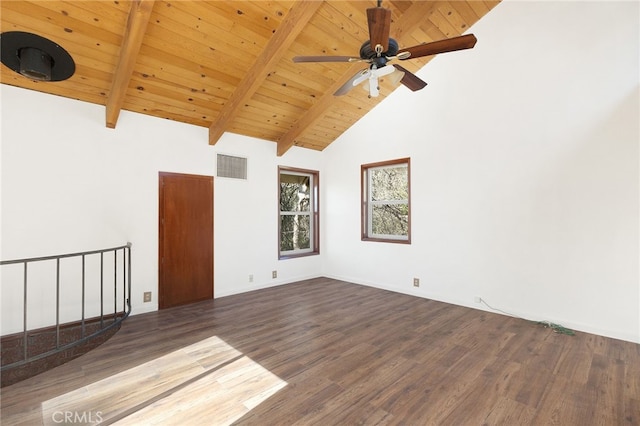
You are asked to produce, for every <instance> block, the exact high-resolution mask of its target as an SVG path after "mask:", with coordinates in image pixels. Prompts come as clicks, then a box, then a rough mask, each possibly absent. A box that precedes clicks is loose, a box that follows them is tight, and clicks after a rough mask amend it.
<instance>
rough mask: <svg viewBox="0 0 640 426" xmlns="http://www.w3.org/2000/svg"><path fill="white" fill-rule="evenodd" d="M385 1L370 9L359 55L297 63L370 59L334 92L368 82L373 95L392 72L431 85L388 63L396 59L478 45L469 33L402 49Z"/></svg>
mask: <svg viewBox="0 0 640 426" xmlns="http://www.w3.org/2000/svg"><path fill="white" fill-rule="evenodd" d="M381 3H382V0H378V6H377V7H371V8H369V9H367V25H368V27H369V40H367V41H365V42H364V43H363V44H362V46H361V47H360V57H359V58H355V57H351V56H295V57H294V58H293V62H366V63H368V64H369V67H368V68H365V69H363V70H362V71H359V72H358V73H357V74H356V75H354V76H353V77H352V78H351V79H349V81H347V82H346V83H345V84H344V85H343V86H342V87H340V88H339V89H338V90H337V91H336V92H335V93H334V96H341V95H344V94H346V93H347V92H349V90H351V89H352V88H353V87H355V86H357V85H359V84H360V83H363V82H367V83H368V89H369V97H376V96H378V94H379V93H380V88H379V86H378V79H379V78H380V77H383V76H385V75H389V74H392V73H395V80H396V81H399V82H400V83H402V84H403V85H405V86H406V87H407V88H408V89H410V90H412V91H414V92H415V91H416V90H420V89H422V88H423V87H425V86H426V85H427V83H426V82H424V81H423V80H421V79H420V78H418V77H417V76H416V75H415V74H413V73H412V72H410V71H408V70H406V69H405V68H403V67H402V66H400V65H397V64H393V65H389V64H388V63H389V62H391V61H392V60H396V59H397V60H399V61H406V60H407V59H413V58H420V57H422V56H429V55H437V54H438V53H445V52H453V51H456V50H463V49H471V48H472V47H473V46H475V44H476V41H477V39H476V37H475V36H474V35H473V34H467V35H463V36H459V37H452V38H448V39H444V40H439V41H434V42H431V43H423V44H418V45H416V46H412V47H406V48H403V49H400V48H399V46H398V42H397V41H396V40H394V39H392V38H390V37H389V32H390V29H391V10H389V9H385V8H383V7H382V6H381Z"/></svg>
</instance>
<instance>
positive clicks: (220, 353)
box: [1, 278, 640, 425]
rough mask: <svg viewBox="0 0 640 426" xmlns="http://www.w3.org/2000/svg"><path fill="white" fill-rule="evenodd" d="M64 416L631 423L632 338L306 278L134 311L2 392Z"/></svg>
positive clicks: (35, 414)
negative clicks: (91, 346) (74, 355)
mask: <svg viewBox="0 0 640 426" xmlns="http://www.w3.org/2000/svg"><path fill="white" fill-rule="evenodd" d="M65 416H67V417H65ZM65 418H66V420H68V421H69V422H72V421H73V422H75V424H78V423H79V420H83V421H84V422H85V423H100V422H101V423H102V424H114V423H115V424H181V425H191V424H194V425H195V424H197V425H200V424H210V425H218V424H232V423H235V424H256V425H289V424H302V425H334V424H340V425H349V424H405V425H428V424H434V425H484V424H488V425H550V424H557V425H638V424H640V345H638V344H633V343H629V342H623V341H620V340H615V339H609V338H604V337H600V336H595V335H591V334H585V333H578V334H577V335H576V336H567V335H563V334H556V333H554V332H553V331H551V330H550V329H548V328H543V327H540V326H539V325H536V324H535V323H532V322H527V321H524V320H520V319H515V318H510V317H506V316H503V315H498V314H493V313H488V312H483V311H479V310H474V309H468V308H463V307H458V306H453V305H448V304H445V303H440V302H435V301H431V300H426V299H421V298H415V297H411V296H407V295H402V294H396V293H392V292H387V291H384V290H378V289H373V288H368V287H364V286H359V285H355V284H348V283H344V282H340V281H336V280H331V279H325V278H318V279H314V280H308V281H304V282H300V283H295V284H288V285H284V286H280V287H275V288H271V289H266V290H261V291H255V292H251V293H246V294H241V295H236V296H230V297H225V298H221V299H216V300H215V301H211V302H201V303H197V304H193V305H189V306H186V307H178V308H172V309H169V310H164V311H160V312H154V313H149V314H144V315H138V316H134V317H131V318H129V319H127V321H125V323H124V325H123V327H122V329H121V330H120V331H119V332H118V333H117V334H116V335H115V336H114V337H113V338H111V340H109V341H108V342H107V343H105V344H104V345H102V346H101V347H99V348H97V349H95V350H94V351H92V352H90V353H89V354H86V355H83V356H82V357H80V358H78V359H75V360H73V361H71V362H69V363H68V364H65V365H63V366H60V367H58V368H56V369H54V370H51V371H49V372H46V373H43V374H41V375H39V376H36V377H33V378H31V379H28V380H26V381H23V382H21V383H17V384H15V385H12V386H9V387H7V388H4V389H3V390H2V417H1V419H2V424H3V425H12V424H25V425H34V424H60V420H64V419H65Z"/></svg>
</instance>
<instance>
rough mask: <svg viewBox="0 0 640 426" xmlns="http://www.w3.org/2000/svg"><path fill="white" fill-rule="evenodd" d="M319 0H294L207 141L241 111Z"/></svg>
mask: <svg viewBox="0 0 640 426" xmlns="http://www.w3.org/2000/svg"><path fill="white" fill-rule="evenodd" d="M321 4H322V1H317V0H303V1H300V2H296V3H294V5H293V6H292V7H291V10H289V13H287V16H285V18H284V20H283V21H282V23H281V24H280V26H279V27H278V28H277V29H276V32H275V34H274V35H273V37H271V39H269V42H268V43H267V45H266V46H265V48H264V49H263V50H262V53H260V56H258V57H257V58H256V60H255V62H254V63H253V65H252V66H251V68H250V69H249V71H248V72H247V73H246V74H245V76H244V78H243V79H242V81H241V82H240V84H239V85H238V87H236V89H235V90H234V91H233V93H232V94H231V96H230V97H229V99H228V100H227V102H226V103H225V104H224V107H223V108H222V110H221V111H220V113H219V114H218V116H217V117H216V119H215V120H214V122H213V123H211V126H210V127H209V144H210V145H215V144H216V143H217V142H218V140H220V137H221V136H222V134H223V133H224V132H225V131H226V129H227V128H228V127H229V125H230V124H231V122H232V121H233V120H234V118H235V117H237V115H238V114H239V113H240V111H241V107H242V105H244V104H245V103H246V101H247V100H248V99H250V98H251V97H252V96H253V95H254V93H255V92H256V91H257V90H258V88H259V87H260V86H261V85H262V83H263V82H264V80H265V79H266V78H267V75H268V73H269V72H271V70H272V69H273V68H274V67H275V66H276V65H277V63H278V61H280V59H282V57H283V56H284V55H285V54H286V52H287V51H288V50H289V47H290V46H291V44H292V43H293V42H294V41H295V39H296V38H297V37H298V34H300V32H301V31H302V30H303V29H304V27H305V26H306V24H307V22H308V21H309V20H310V19H311V17H312V16H313V15H314V14H315V13H316V11H317V10H318V8H319V7H320V5H321Z"/></svg>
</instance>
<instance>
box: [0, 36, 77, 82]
mask: <svg viewBox="0 0 640 426" xmlns="http://www.w3.org/2000/svg"><path fill="white" fill-rule="evenodd" d="M0 52H1V56H2V63H3V64H5V65H6V66H7V67H9V68H11V69H12V70H14V71H15V72H17V73H19V74H22V75H23V76H25V77H27V78H28V79H30V80H35V81H62V80H66V79H68V78H69V77H71V76H72V75H73V73H74V72H75V71H76V64H75V62H74V61H73V58H72V57H71V55H69V53H68V52H67V51H66V50H64V49H63V48H62V47H60V46H59V45H58V44H56V43H54V42H53V41H51V40H49V39H46V38H44V37H41V36H39V35H37V34H32V33H26V32H23V31H7V32H4V33H2V34H0Z"/></svg>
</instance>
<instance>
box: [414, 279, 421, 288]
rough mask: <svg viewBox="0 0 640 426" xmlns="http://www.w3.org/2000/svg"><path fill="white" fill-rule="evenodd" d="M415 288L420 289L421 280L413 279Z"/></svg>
mask: <svg viewBox="0 0 640 426" xmlns="http://www.w3.org/2000/svg"><path fill="white" fill-rule="evenodd" d="M413 286H414V287H420V278H414V279H413Z"/></svg>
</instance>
